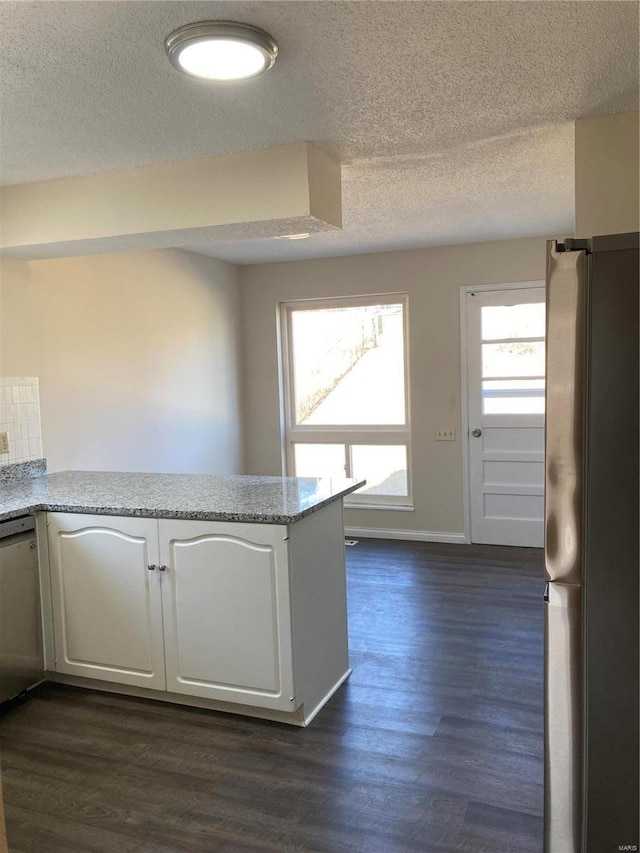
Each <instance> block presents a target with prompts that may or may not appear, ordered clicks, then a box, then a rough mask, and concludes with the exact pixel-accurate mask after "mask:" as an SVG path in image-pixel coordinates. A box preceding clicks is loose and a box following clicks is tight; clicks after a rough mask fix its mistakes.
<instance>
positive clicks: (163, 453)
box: [0, 249, 243, 473]
mask: <svg viewBox="0 0 640 853" xmlns="http://www.w3.org/2000/svg"><path fill="white" fill-rule="evenodd" d="M0 269H1V273H2V275H1V289H0V295H1V300H2V312H1V314H0V317H1V326H0V356H1V361H0V364H1V369H2V373H3V374H4V375H14V376H37V377H38V378H39V380H40V399H41V413H42V436H43V452H44V455H45V456H46V457H47V459H48V463H49V470H52V471H55V470H62V469H67V468H75V469H82V470H91V469H98V470H111V471H118V470H128V471H167V472H195V473H200V472H202V473H238V472H241V471H242V469H243V463H242V420H241V411H240V392H239V374H240V367H239V365H240V361H239V349H240V348H239V292H238V270H237V268H235V267H233V266H230V265H229V264H225V263H222V262H219V261H215V260H212V259H210V258H204V257H199V256H196V255H192V254H188V253H186V252H183V251H180V250H175V249H167V250H159V251H151V252H130V253H122V254H110V255H96V256H90V257H84V258H70V259H60V260H47V261H31V262H28V263H27V262H20V261H6V260H5V261H3V262H2V266H1V267H0Z"/></svg>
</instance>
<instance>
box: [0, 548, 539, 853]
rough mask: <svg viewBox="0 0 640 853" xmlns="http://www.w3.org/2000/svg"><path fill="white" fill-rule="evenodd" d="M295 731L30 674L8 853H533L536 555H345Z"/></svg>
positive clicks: (8, 738)
mask: <svg viewBox="0 0 640 853" xmlns="http://www.w3.org/2000/svg"><path fill="white" fill-rule="evenodd" d="M347 558H348V579H349V608H350V609H349V623H350V649H351V660H352V666H353V670H354V672H353V675H352V676H351V678H350V679H349V681H348V682H347V684H346V685H345V686H344V687H343V688H341V690H340V691H339V692H338V694H337V695H336V696H335V697H334V698H333V699H332V700H331V702H330V703H329V705H327V707H326V708H325V709H324V710H323V711H322V712H321V713H320V715H319V716H318V717H317V718H316V720H315V721H314V722H313V723H312V725H311V726H310V727H309V728H308V729H297V728H293V727H288V726H284V725H281V724H278V723H269V722H261V721H257V720H252V719H248V718H244V717H234V716H231V715H224V714H217V713H213V712H209V711H201V710H196V709H190V708H184V707H178V706H171V705H166V704H164V703H158V702H153V701H149V700H143V699H131V698H127V697H123V696H113V695H110V694H104V693H98V692H94V691H85V690H80V689H75V688H71V687H62V686H57V685H44V686H43V687H41V688H39V689H38V690H37V691H36V694H35V695H34V696H33V697H32V698H31V699H29V700H28V701H26V702H24V703H23V704H21V705H17V706H15V707H13V708H12V709H10V710H8V711H6V712H5V713H4V714H3V716H2V718H1V719H0V749H1V755H2V759H1V760H2V773H3V783H4V795H5V808H6V817H7V832H8V838H9V845H10V850H11V851H12V853H91V851H96V853H97V852H98V851H99V853H107V851H109V853H111V851H118V853H205V851H206V853H249V851H277V853H288V851H291V853H294V851H318V853H328V852H329V851H332V853H333V852H335V853H405V851H406V853H412V851H422V853H525V851H526V853H540V851H541V849H542V819H541V814H542V724H543V718H542V616H543V613H542V591H543V590H542V587H543V584H542V553H541V551H538V550H534V549H521V548H518V549H516V548H503V547H490V546H455V545H438V544H426V543H424V544H423V543H406V542H388V541H382V540H379V541H374V540H368V541H367V540H361V541H360V543H359V544H358V545H357V546H355V547H353V548H347Z"/></svg>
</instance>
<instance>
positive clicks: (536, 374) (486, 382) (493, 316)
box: [481, 302, 545, 415]
mask: <svg viewBox="0 0 640 853" xmlns="http://www.w3.org/2000/svg"><path fill="white" fill-rule="evenodd" d="M481 316H482V320H481V324H482V413H483V414H484V415H498V414H500V415H502V414H519V415H520V414H544V375H545V364H544V336H545V304H544V302H535V303H527V304H523V303H521V304H518V305H495V306H494V305H484V306H483V307H482V315H481Z"/></svg>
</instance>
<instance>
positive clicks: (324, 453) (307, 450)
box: [293, 444, 347, 479]
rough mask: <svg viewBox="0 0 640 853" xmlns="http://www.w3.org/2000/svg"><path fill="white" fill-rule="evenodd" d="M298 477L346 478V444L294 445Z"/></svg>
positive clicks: (296, 474)
mask: <svg viewBox="0 0 640 853" xmlns="http://www.w3.org/2000/svg"><path fill="white" fill-rule="evenodd" d="M293 453H294V462H295V476H296V477H331V478H333V479H336V478H341V477H346V476H347V475H346V472H345V469H344V464H345V454H344V444H294V446H293Z"/></svg>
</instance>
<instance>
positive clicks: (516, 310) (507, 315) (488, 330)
mask: <svg viewBox="0 0 640 853" xmlns="http://www.w3.org/2000/svg"><path fill="white" fill-rule="evenodd" d="M544 336H545V304H544V302H530V303H527V304H524V305H485V306H484V307H483V308H482V340H483V341H491V340H500V339H503V338H544Z"/></svg>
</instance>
